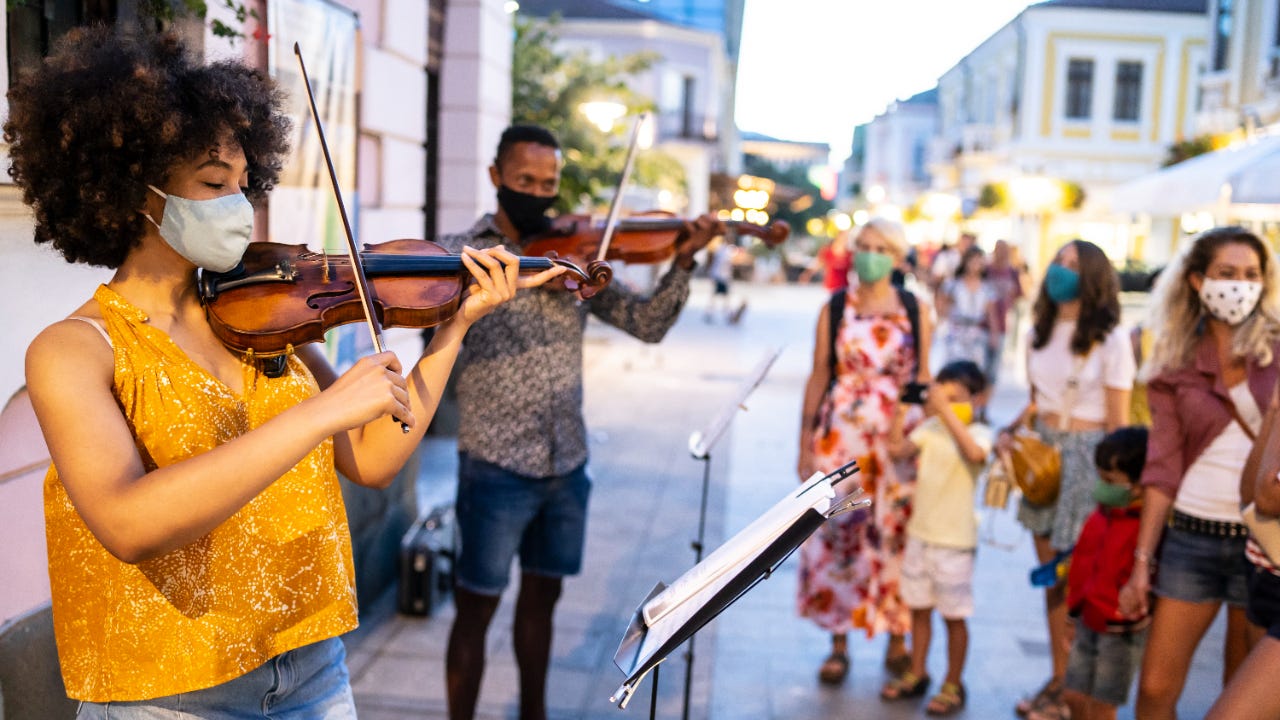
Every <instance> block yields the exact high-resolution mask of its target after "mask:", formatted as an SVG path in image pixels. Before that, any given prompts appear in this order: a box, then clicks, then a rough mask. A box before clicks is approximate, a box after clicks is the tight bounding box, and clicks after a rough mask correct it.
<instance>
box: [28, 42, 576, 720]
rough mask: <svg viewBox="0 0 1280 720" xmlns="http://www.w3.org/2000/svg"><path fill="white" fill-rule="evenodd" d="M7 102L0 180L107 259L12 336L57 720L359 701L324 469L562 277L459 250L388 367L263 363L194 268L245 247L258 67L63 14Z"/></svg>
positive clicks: (261, 159) (262, 186) (346, 549)
mask: <svg viewBox="0 0 1280 720" xmlns="http://www.w3.org/2000/svg"><path fill="white" fill-rule="evenodd" d="M9 103H10V115H9V118H8V120H7V122H6V123H5V126H4V135H5V139H6V140H7V141H8V142H9V143H10V156H11V158H12V168H11V169H10V174H11V175H12V177H13V178H14V180H15V181H16V183H17V184H18V186H19V187H21V188H22V191H23V197H24V200H25V201H26V202H27V203H28V204H30V205H32V206H33V208H34V210H35V239H36V242H39V243H49V244H50V245H51V246H52V247H53V249H54V250H56V251H57V252H59V253H61V254H62V255H63V257H65V258H66V259H67V260H68V261H70V262H78V263H86V264H90V265H96V266H103V267H108V268H112V269H113V270H114V274H113V275H112V277H111V279H110V280H109V281H108V282H107V283H106V284H103V285H101V286H100V287H99V288H98V289H97V291H96V292H95V294H94V296H93V298H92V299H90V300H89V301H87V302H85V303H84V304H83V305H81V306H80V307H79V308H77V309H76V310H75V311H73V313H72V315H71V316H69V317H67V318H66V319H63V320H61V321H59V322H56V323H54V324H52V325H50V326H49V327H48V328H46V329H45V330H43V331H42V332H41V333H40V334H39V335H38V336H37V337H36V338H35V340H34V341H33V342H32V343H31V346H30V348H29V349H28V350H27V356H26V378H27V387H28V390H29V392H30V397H31V401H32V405H33V406H34V408H35V412H36V416H37V418H38V420H39V423H40V428H41V430H42V432H43V433H44V437H45V440H46V442H47V444H48V447H49V453H50V455H51V457H52V459H53V464H52V466H51V467H50V469H49V471H48V475H47V477H46V479H45V494H44V496H45V500H44V508H45V526H46V534H47V537H48V552H49V577H50V581H51V586H52V601H53V624H54V630H55V634H56V639H57V647H58V657H59V661H60V665H61V669H62V676H63V680H64V683H65V685H66V691H67V694H68V696H70V697H71V698H73V699H77V700H80V701H82V703H81V706H80V709H79V712H78V714H77V717H80V718H105V717H107V715H108V713H109V714H110V717H112V718H144V717H145V718H156V717H177V716H179V715H181V716H182V717H267V716H268V715H269V716H270V717H306V718H318V717H325V718H354V717H355V706H354V703H353V701H352V694H351V688H350V683H349V680H348V675H347V670H346V665H345V663H344V660H343V658H344V650H343V645H342V642H341V640H340V639H339V637H338V636H339V635H341V634H342V633H344V632H347V631H348V630H351V629H352V628H354V627H355V625H356V618H357V616H356V593H355V575H354V571H353V566H352V555H351V537H350V533H349V531H348V527H347V519H346V514H345V511H344V507H343V502H342V495H341V492H340V490H339V486H338V476H337V472H341V473H342V474H343V475H345V476H346V477H347V478H348V479H350V480H351V481H353V482H356V483H358V484H361V485H366V486H371V487H385V486H386V485H388V484H389V483H390V482H391V480H392V478H393V477H394V476H395V475H396V473H397V472H398V471H399V469H400V467H401V466H402V465H403V464H404V462H405V460H406V459H407V458H408V457H409V455H410V453H412V452H413V450H414V448H415V447H416V446H417V444H418V442H419V440H420V439H421V437H422V435H423V433H424V432H425V429H426V427H427V424H428V422H429V420H430V419H431V416H432V414H433V413H434V412H435V409H436V403H437V400H438V398H439V397H440V393H441V390H442V389H443V386H444V383H445V379H446V377H447V376H448V374H449V372H450V369H451V368H452V366H453V362H454V359H455V357H456V354H457V352H458V349H459V347H460V345H461V342H462V336H463V334H464V333H466V331H467V329H468V328H469V327H470V326H471V325H472V324H473V323H474V322H475V321H476V320H478V319H479V318H480V317H481V316H483V315H484V314H485V313H487V312H488V311H490V310H491V309H492V308H494V307H495V306H497V305H499V304H500V303H502V302H504V301H506V300H508V299H510V298H511V297H512V296H513V295H514V293H515V291H516V289H517V288H518V287H521V286H526V285H529V284H533V283H537V282H542V281H545V280H546V279H548V278H549V277H551V276H552V275H554V274H557V271H555V270H552V271H547V272H546V273H543V274H541V275H538V276H535V277H533V278H518V276H517V269H516V257H515V256H514V255H512V254H510V253H507V252H505V251H504V250H502V249H501V248H498V247H492V248H490V249H487V250H482V251H475V250H469V249H468V250H466V251H464V259H463V264H464V265H466V267H467V268H468V269H469V271H470V276H471V277H472V278H474V281H475V284H474V285H473V289H472V291H471V292H469V293H468V294H467V295H466V297H465V299H464V300H463V302H462V304H461V307H460V308H459V309H458V311H457V313H456V314H455V315H454V316H453V317H452V318H451V319H450V320H448V321H446V322H445V323H444V324H443V325H441V326H440V328H439V332H437V333H436V335H435V338H434V340H433V341H432V343H431V345H430V346H429V347H428V348H427V349H426V352H425V353H424V354H423V356H422V357H421V358H419V359H418V360H417V361H416V362H415V363H413V364H412V365H411V366H409V367H408V368H407V369H408V370H409V378H408V379H406V378H405V377H403V376H402V372H401V371H402V367H401V364H400V361H399V360H398V359H397V358H396V356H395V355H394V354H393V353H390V352H384V353H379V354H377V355H375V356H373V357H368V358H364V359H362V360H360V361H359V362H357V363H356V364H355V366H354V367H352V368H351V369H349V370H347V371H346V372H345V373H343V374H342V375H341V376H338V375H337V374H336V373H335V372H334V371H333V369H331V368H330V367H329V366H328V364H327V363H326V362H325V360H324V357H323V355H322V354H321V353H320V352H318V351H317V350H316V348H315V346H314V345H308V346H304V347H303V348H300V349H299V350H298V351H297V353H296V354H290V355H289V356H288V358H287V363H286V366H285V368H284V372H283V374H281V375H280V376H278V377H268V376H266V375H265V374H264V373H263V372H262V371H261V369H260V368H258V367H257V366H256V365H255V364H254V363H252V362H248V361H247V360H246V359H245V358H244V357H243V356H241V355H239V354H236V353H233V352H231V351H229V350H228V349H227V348H226V347H224V346H223V344H222V342H221V341H219V340H218V339H217V337H216V336H215V335H214V334H213V332H212V330H211V328H210V326H209V324H208V322H207V320H206V318H205V312H204V308H203V307H202V305H201V301H200V298H199V294H198V293H197V289H196V269H197V268H198V267H204V268H208V269H215V270H228V269H230V267H231V266H232V265H234V264H235V263H236V262H237V261H238V260H239V259H240V257H241V256H242V255H243V253H244V252H245V248H246V247H247V245H248V242H249V238H250V236H251V234H252V223H253V207H252V205H251V203H250V200H254V201H257V200H261V199H262V198H264V197H265V195H266V193H267V192H268V191H269V190H270V189H271V187H272V186H273V185H274V184H275V181H276V178H277V176H278V175H279V172H280V169H281V167H282V165H283V163H284V159H285V156H286V153H287V151H288V142H287V140H288V128H289V121H288V119H287V117H286V115H285V114H284V112H283V108H282V105H283V98H282V95H281V93H280V91H279V90H278V89H277V88H276V86H275V85H274V83H273V82H272V81H271V80H270V78H268V77H266V76H265V75H264V74H262V73H261V72H259V71H257V70H252V69H250V68H247V67H244V66H242V65H239V64H236V63H231V62H224V63H218V64H214V65H209V66H205V65H202V64H200V63H199V62H198V61H196V60H195V59H193V58H192V57H191V56H190V55H189V54H188V53H187V52H186V50H185V48H184V47H183V46H182V45H181V44H180V42H179V41H178V40H177V39H176V38H174V37H172V36H154V35H148V34H147V33H141V34H138V35H131V36H126V35H125V34H124V31H116V30H113V29H110V28H101V27H100V28H92V29H86V28H80V29H76V30H72V31H71V32H69V33H68V34H67V35H66V36H65V37H64V38H63V39H62V40H61V41H60V42H59V43H58V44H57V46H56V48H55V50H54V52H53V54H52V55H51V56H50V57H49V58H48V59H47V60H46V61H45V62H44V64H43V65H42V66H40V67H39V68H36V69H33V70H32V71H31V72H29V73H26V74H24V75H23V76H22V77H21V78H20V79H19V80H17V81H16V82H15V84H14V86H13V88H12V90H11V91H10V93H9ZM263 312H268V313H269V312H271V308H269V307H264V308H263ZM392 417H395V418H398V419H399V420H401V421H403V423H404V424H405V426H407V427H408V430H407V431H403V432H402V429H401V426H400V423H396V422H392ZM281 677H287V678H291V682H287V683H283V684H282V683H281V682H280V678H281ZM179 707H180V708H181V712H179V710H178V709H179Z"/></svg>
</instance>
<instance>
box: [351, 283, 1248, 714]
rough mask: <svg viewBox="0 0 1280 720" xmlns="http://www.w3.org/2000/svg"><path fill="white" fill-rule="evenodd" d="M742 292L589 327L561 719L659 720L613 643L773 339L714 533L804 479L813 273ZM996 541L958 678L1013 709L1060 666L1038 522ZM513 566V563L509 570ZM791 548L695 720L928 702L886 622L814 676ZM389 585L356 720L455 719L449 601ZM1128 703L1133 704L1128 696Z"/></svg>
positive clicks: (999, 418)
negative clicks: (634, 333) (739, 301)
mask: <svg viewBox="0 0 1280 720" xmlns="http://www.w3.org/2000/svg"><path fill="white" fill-rule="evenodd" d="M734 292H735V293H739V294H741V293H744V292H745V293H747V294H748V295H749V300H750V305H749V309H748V310H747V312H746V313H745V315H744V317H743V319H742V321H741V323H740V324H738V325H736V326H729V325H726V324H725V323H724V322H723V319H716V321H715V322H711V323H709V322H707V321H705V319H704V313H703V308H704V307H705V304H706V300H707V298H708V297H709V295H710V285H709V284H708V283H707V282H706V281H702V280H698V281H695V285H694V289H693V296H692V298H691V300H690V304H689V307H688V308H687V309H686V311H685V313H684V315H683V316H682V317H681V319H680V322H679V323H678V324H677V325H676V327H675V328H673V330H672V331H671V333H670V335H668V337H667V338H666V340H665V341H664V342H663V343H662V344H660V345H654V346H648V345H643V344H641V343H639V342H638V341H635V340H632V339H631V338H629V337H627V336H625V335H623V334H621V333H619V332H617V331H615V330H613V329H612V328H608V327H604V326H602V325H600V324H598V323H594V322H593V324H592V325H591V327H590V328H589V330H588V348H587V352H586V383H587V397H586V413H587V422H588V426H589V428H590V429H591V431H592V436H591V443H592V446H591V450H592V460H591V466H590V467H591V471H592V476H593V479H594V481H595V487H594V489H593V497H592V501H591V517H590V524H589V529H588V531H589V537H588V541H587V551H586V552H587V559H586V568H585V569H584V572H583V573H582V575H581V576H579V577H576V578H573V579H571V580H569V581H568V582H566V584H565V595H564V598H563V600H562V601H561V604H560V608H559V611H558V613H557V625H556V639H555V647H554V660H553V668H552V671H551V677H550V684H549V688H550V690H549V695H550V704H551V714H552V716H553V717H555V718H565V719H568V718H591V719H595V718H618V717H628V716H629V717H633V718H636V717H648V713H649V691H650V685H649V684H648V681H646V684H645V685H644V686H643V687H642V689H641V691H640V692H638V693H637V695H636V697H635V698H634V699H633V701H632V703H631V705H630V706H629V707H628V708H627V709H626V710H625V711H622V713H624V714H622V715H620V714H619V712H620V711H619V710H618V709H617V708H616V707H615V706H613V705H611V704H610V702H609V696H610V695H611V694H612V693H613V691H614V690H616V689H617V687H618V684H619V683H620V682H621V680H622V679H623V677H622V674H621V673H620V672H619V671H618V670H617V668H616V667H614V665H613V663H612V656H613V653H614V651H615V650H616V648H617V645H618V641H619V640H620V639H621V636H622V633H623V631H624V630H625V628H626V625H627V621H628V619H629V618H630V616H631V612H632V611H633V610H634V608H635V607H636V605H637V604H638V603H640V601H641V600H643V598H644V597H645V595H646V594H647V592H648V591H649V590H650V588H651V587H652V586H653V584H654V583H655V582H657V581H666V582H670V581H671V580H673V579H674V578H675V577H677V576H678V575H679V574H680V573H681V572H683V571H684V570H685V569H687V568H688V567H689V566H691V565H692V563H693V559H694V556H693V551H692V550H691V548H690V541H691V540H692V539H693V538H694V537H695V536H696V534H697V531H698V522H699V502H700V497H701V490H702V478H703V471H704V464H703V463H702V462H700V461H696V460H694V459H692V458H691V457H690V454H689V451H688V439H689V435H690V433H691V432H692V431H694V430H697V429H700V428H701V427H703V426H704V425H706V424H707V423H708V422H709V421H710V420H711V419H712V418H713V417H714V416H715V415H716V414H717V413H718V412H719V410H720V407H721V406H722V405H723V404H724V403H725V402H726V401H728V400H729V399H730V398H732V397H733V396H734V395H735V393H736V391H737V389H738V387H739V386H740V384H741V383H742V382H743V380H744V378H745V377H746V376H747V375H748V374H749V373H750V371H751V370H753V369H754V368H755V367H756V366H757V365H758V364H759V362H760V360H761V358H763V357H764V356H765V355H766V353H767V352H768V351H769V349H770V348H774V347H779V346H781V347H783V348H784V349H783V351H782V353H781V355H780V356H779V358H778V360H777V362H776V363H775V365H774V367H773V368H772V370H771V371H770V372H769V374H768V376H767V377H766V379H765V381H764V383H762V384H761V386H760V387H759V388H757V389H756V390H755V392H754V393H753V394H752V395H751V397H750V398H749V399H748V401H747V403H746V408H747V410H746V411H745V412H741V413H738V415H737V417H736V419H735V422H734V424H733V426H732V428H731V431H730V433H728V434H727V435H726V436H724V437H723V438H722V439H721V440H720V442H719V443H718V444H717V445H716V446H715V447H714V448H713V450H712V453H711V455H712V458H711V461H710V463H709V465H708V466H705V467H707V468H709V470H710V484H709V503H708V510H707V514H706V531H705V532H706V541H707V545H708V548H713V547H715V546H716V545H717V544H718V543H719V542H720V541H721V540H723V539H724V538H725V537H726V536H727V535H728V534H731V533H733V532H735V531H736V530H738V529H740V528H741V527H743V526H745V525H746V524H747V523H748V522H750V520H752V519H753V518H754V517H755V516H756V515H757V514H758V513H759V512H761V511H762V510H764V509H765V508H767V507H768V506H770V505H771V504H773V502H775V501H776V500H777V499H778V498H779V497H781V495H782V493H784V492H785V491H786V490H787V489H788V488H790V487H793V486H794V483H795V481H796V478H795V471H794V462H795V454H796V452H795V438H796V432H797V427H796V423H797V421H798V417H799V414H800V396H801V391H802V387H803V384H804V381H805V378H806V377H807V375H808V370H809V363H810V362H811V352H812V343H813V334H814V322H815V320H816V317H817V312H818V309H819V308H820V307H821V305H822V302H823V300H824V298H825V294H824V293H823V291H822V289H821V287H796V286H787V285H765V284H755V285H749V284H744V283H736V284H735V285H734ZM1017 375H1018V373H1017V372H1016V371H1015V370H1014V369H1013V368H1008V369H1006V372H1005V379H1004V380H1003V383H1004V384H1003V385H1002V386H1001V388H1000V389H999V392H998V393H997V395H996V398H995V400H994V402H993V405H992V408H991V411H990V416H991V420H992V422H993V423H1003V422H1005V421H1007V420H1008V418H1009V417H1010V416H1011V415H1012V413H1014V412H1016V410H1017V409H1018V408H1019V407H1020V404H1021V403H1022V402H1023V400H1024V399H1025V397H1026V390H1025V387H1024V386H1023V385H1022V384H1021V381H1020V378H1019V377H1017ZM455 465H456V458H455V456H454V454H453V447H452V444H451V443H449V442H448V441H444V440H439V439H437V440H432V441H430V442H429V445H428V447H427V457H426V458H425V459H424V463H423V472H422V478H421V481H420V494H421V495H422V496H423V498H424V501H425V502H426V503H428V504H429V503H432V502H436V501H441V500H447V499H449V498H450V497H451V495H452V483H453V476H454V467H455ZM984 523H988V524H987V525H986V526H985V527H984V533H985V532H986V531H987V530H988V529H990V530H991V531H993V532H994V536H995V538H996V540H997V541H999V542H1003V543H1009V544H1011V545H1012V548H1011V549H1002V548H999V547H995V546H990V545H987V546H983V547H982V548H981V549H980V550H979V553H978V562H977V571H976V572H977V580H976V582H977V613H976V616H975V617H974V618H973V619H972V622H971V624H970V634H971V641H970V652H969V665H968V670H967V672H966V681H967V685H968V690H969V705H968V707H967V709H966V710H965V711H964V712H963V713H961V714H960V715H959V717H967V718H1004V717H1008V718H1012V717H1014V715H1013V712H1012V705H1013V702H1014V701H1015V700H1016V698H1017V697H1018V696H1019V695H1021V694H1023V693H1026V692H1029V691H1032V690H1034V689H1035V688H1036V687H1038V686H1039V685H1040V683H1042V682H1043V680H1044V678H1045V677H1046V676H1047V674H1048V669H1049V660H1048V646H1047V641H1046V638H1045V631H1044V620H1043V614H1042V607H1043V602H1042V596H1041V594H1040V593H1039V592H1038V591H1036V590H1033V589H1032V588H1031V587H1030V585H1029V584H1028V582H1027V580H1026V573H1027V571H1028V570H1029V569H1030V568H1031V566H1032V564H1033V560H1032V553H1031V550H1030V538H1029V537H1028V536H1027V535H1026V534H1025V533H1024V532H1023V531H1022V530H1021V528H1020V527H1018V526H1017V524H1016V523H1015V522H1014V521H1013V520H1012V514H1011V512H1010V513H1008V514H1003V515H997V516H991V517H984ZM513 579H514V578H513ZM795 586H796V579H795V567H794V560H791V561H788V562H787V563H786V564H785V565H784V566H783V568H782V569H781V570H780V571H779V572H778V573H775V574H774V575H773V576H772V577H771V578H769V579H768V580H766V581H765V582H763V583H761V584H760V585H759V586H757V587H756V588H755V589H754V590H752V591H751V593H749V594H748V595H747V596H746V597H744V598H743V599H742V600H740V601H739V602H738V603H737V604H735V605H734V606H732V607H730V608H729V609H728V610H727V611H726V612H725V613H724V614H722V615H721V616H720V617H719V618H717V619H716V620H715V621H713V622H712V623H711V624H710V625H708V626H707V627H706V628H705V629H704V630H703V631H702V632H701V633H699V634H698V636H697V638H696V647H695V653H696V662H695V672H694V676H693V683H692V693H691V697H692V713H691V717H694V718H710V719H711V720H734V719H738V718H779V719H781V718H787V719H788V720H797V719H800V720H803V719H805V718H900V717H901V718H906V717H921V716H923V712H922V706H921V705H920V704H917V703H914V702H907V703H895V704H885V703H882V702H881V701H880V700H879V699H878V696H877V692H878V690H879V687H880V685H881V683H882V682H883V681H884V679H885V676H884V672H883V670H882V669H881V665H880V663H881V660H882V658H883V652H884V638H883V637H881V638H876V639H873V640H869V641H868V640H863V639H861V638H857V637H855V638H853V639H852V642H851V645H850V647H851V650H852V658H853V668H852V671H851V673H850V676H849V678H848V680H847V681H846V683H845V684H844V685H843V686H842V687H839V688H834V689H832V688H826V687H822V686H820V685H819V684H818V683H817V681H816V677H815V673H816V670H817V666H818V664H819V662H820V661H821V659H822V657H823V656H825V654H826V652H827V639H826V638H825V637H824V636H823V634H822V633H821V632H820V631H819V630H818V629H817V628H816V627H815V626H813V625H812V624H810V623H808V622H807V621H802V620H800V619H798V618H797V617H796V616H795V612H794V607H793V605H794V593H795ZM513 591H514V587H513V588H511V591H509V592H508V593H507V596H506V597H505V598H504V602H503V604H502V607H501V608H500V609H499V615H498V617H497V619H496V620H495V621H494V625H493V627H492V629H491V631H490V636H489V650H490V654H489V665H488V669H487V672H486V675H485V682H484V687H483V690H482V695H481V710H480V714H481V717H483V718H504V719H505V718H515V717H516V705H515V699H516V697H517V695H518V690H517V684H516V670H515V662H514V659H513V654H512V652H511V649H510V645H511V635H510V613H511V606H512V604H513V603H512V600H513V597H514V592H513ZM390 601H391V598H387V599H386V601H384V602H383V603H380V604H379V606H378V607H375V608H373V609H372V613H371V617H370V619H368V620H366V621H365V623H364V625H363V626H362V628H361V629H360V630H358V631H356V632H355V633H353V634H352V636H350V637H349V638H348V640H349V642H348V646H349V648H350V667H351V672H352V682H353V686H354V688H355V693H356V701H357V704H358V706H359V708H360V714H361V717H362V718H364V720H392V719H399V718H440V717H444V716H445V703H444V688H443V680H444V660H443V658H444V648H445V645H446V641H447V636H448V631H449V624H450V622H451V619H452V609H451V608H449V607H446V608H443V609H442V610H441V611H440V613H439V614H438V615H437V616H434V617H431V618H427V619H418V618H408V617H404V616H397V615H395V614H394V613H393V611H392V607H391V603H390ZM1221 633H1222V623H1221V622H1219V623H1217V624H1215V626H1214V627H1213V628H1212V629H1211V631H1210V635H1209V636H1208V637H1207V638H1206V639H1205V641H1204V643H1202V650H1201V652H1200V653H1199V654H1198V655H1197V658H1196V661H1195V665H1194V668H1193V673H1192V677H1191V678H1190V680H1189V682H1188V688H1187V691H1186V692H1185V693H1184V696H1183V702H1182V705H1181V708H1180V710H1181V714H1182V716H1184V717H1200V716H1202V715H1203V714H1204V712H1205V711H1206V710H1207V708H1208V707H1209V705H1210V704H1211V703H1212V701H1213V698H1214V697H1215V696H1216V694H1217V692H1218V689H1219V680H1218V676H1219V672H1220V671H1219V670H1218V668H1219V667H1220V661H1218V660H1217V658H1218V657H1220V652H1221V646H1222V645H1221ZM941 640H942V637H941V626H940V624H939V626H938V628H937V629H936V630H935V643H934V648H933V652H932V653H931V658H930V668H931V670H932V672H933V673H934V675H935V677H939V676H940V675H941V674H942V672H943V669H944V652H945V642H941ZM684 675H685V663H684V661H683V658H682V656H676V657H673V658H672V660H671V661H670V662H667V663H665V664H664V665H663V666H662V674H661V679H660V682H659V691H660V697H659V706H658V708H657V713H656V715H657V717H660V718H677V717H680V715H681V705H682V697H683V686H684ZM1121 717H1122V718H1132V710H1131V709H1126V711H1122V713H1121Z"/></svg>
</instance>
